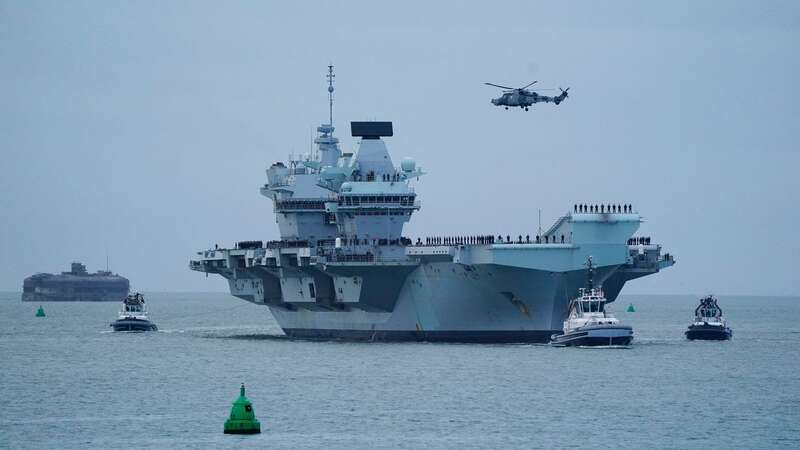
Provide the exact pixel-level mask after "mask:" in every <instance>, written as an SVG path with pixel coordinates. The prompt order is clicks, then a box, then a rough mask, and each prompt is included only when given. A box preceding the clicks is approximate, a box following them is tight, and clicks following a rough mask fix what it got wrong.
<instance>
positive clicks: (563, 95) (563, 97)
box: [553, 87, 569, 105]
mask: <svg viewBox="0 0 800 450" xmlns="http://www.w3.org/2000/svg"><path fill="white" fill-rule="evenodd" d="M558 89H560V90H561V94H560V95H559V96H558V97H556V98H554V99H553V102H554V103H555V104H556V105H558V104H559V103H561V102H563V101H564V100H566V99H567V97H569V94H568V93H567V92H568V91H569V88H566V89H561V88H560V87H559V88H558Z"/></svg>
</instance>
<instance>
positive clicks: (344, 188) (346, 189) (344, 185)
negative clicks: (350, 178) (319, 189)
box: [341, 181, 353, 192]
mask: <svg viewBox="0 0 800 450" xmlns="http://www.w3.org/2000/svg"><path fill="white" fill-rule="evenodd" d="M352 190H353V185H352V184H350V183H348V182H346V181H345V182H344V183H342V188H341V191H342V192H350V191H352Z"/></svg>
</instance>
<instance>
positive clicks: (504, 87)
mask: <svg viewBox="0 0 800 450" xmlns="http://www.w3.org/2000/svg"><path fill="white" fill-rule="evenodd" d="M483 84H486V85H488V86H494V87H499V88H500V89H516V88H512V87H508V86H500V85H499V84H494V83H483Z"/></svg>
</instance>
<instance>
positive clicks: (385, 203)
mask: <svg viewBox="0 0 800 450" xmlns="http://www.w3.org/2000/svg"><path fill="white" fill-rule="evenodd" d="M333 77H334V75H333V68H332V67H329V71H328V75H327V78H328V93H329V107H330V116H329V121H328V123H326V124H323V125H321V126H319V127H318V128H317V132H318V134H319V135H318V137H317V138H316V139H315V141H314V142H315V144H316V146H317V151H316V152H315V154H313V155H307V156H306V157H302V158H296V159H295V158H290V160H289V161H288V162H287V163H286V164H284V163H281V162H278V163H275V164H273V165H272V166H271V167H270V168H269V169H267V171H266V172H267V173H266V176H267V183H266V184H265V185H263V186H262V187H261V194H262V195H263V196H265V197H266V198H268V199H269V200H270V201H271V202H272V204H273V206H274V212H275V217H276V221H277V223H278V229H279V231H280V239H277V240H273V241H269V242H263V241H242V242H239V243H237V244H236V245H235V246H234V248H214V249H208V250H204V251H200V252H198V253H197V257H196V258H194V259H192V260H191V261H190V262H189V267H190V268H191V269H192V270H196V271H199V272H205V273H206V274H209V273H211V274H218V275H221V276H223V277H225V278H226V279H227V280H228V284H229V286H230V292H231V294H232V295H234V296H236V297H238V298H241V299H243V300H246V301H249V302H252V303H255V304H258V305H264V306H266V307H268V308H269V309H270V311H271V312H272V315H273V316H274V317H275V320H276V321H277V322H278V324H279V325H280V327H281V328H282V329H283V331H284V332H285V333H286V335H287V336H289V337H295V338H310V339H355V340H370V341H383V340H401V341H402V340H422V341H446V342H547V341H548V340H549V339H550V336H551V335H552V334H554V333H556V332H559V331H560V329H561V324H562V321H563V320H564V317H565V316H566V314H567V307H568V305H569V302H570V299H571V298H573V297H575V296H576V295H577V293H578V289H579V288H580V287H583V285H584V283H585V280H586V272H587V267H586V265H585V264H586V261H587V259H588V257H589V256H591V257H592V261H593V262H594V265H595V280H596V281H599V282H600V283H601V284H602V286H603V289H604V291H605V293H606V296H607V299H608V301H614V299H616V297H617V296H618V295H619V293H620V291H621V290H622V287H623V286H624V284H625V283H626V282H627V281H630V280H633V279H635V278H639V277H643V276H646V275H651V274H655V273H657V272H659V271H660V270H661V269H663V268H666V267H669V266H671V265H673V264H674V258H672V257H671V256H670V255H669V254H663V255H662V252H661V246H660V245H658V244H654V243H653V244H651V243H650V239H649V238H647V239H642V238H636V237H633V236H634V233H635V232H636V231H637V229H638V228H639V225H640V223H641V222H642V217H641V216H640V215H639V213H638V212H637V211H636V209H635V208H634V207H633V206H632V205H628V204H625V205H623V204H617V203H614V204H611V203H607V204H606V203H604V204H602V205H600V204H591V205H590V204H584V203H581V204H573V205H571V207H570V208H568V210H567V212H566V213H565V214H564V215H563V216H562V217H560V218H559V219H558V220H557V221H555V223H553V224H552V226H551V227H550V228H549V229H547V230H546V231H543V232H542V233H541V234H540V235H534V236H533V237H531V236H530V235H526V236H494V235H479V236H449V237H442V236H431V237H425V238H421V237H420V238H416V240H413V239H410V238H407V237H404V236H403V235H402V231H403V225H404V224H405V223H406V222H408V221H409V220H410V219H411V216H412V214H414V213H415V212H417V211H419V210H420V208H421V203H420V200H419V198H418V196H417V193H416V191H415V189H414V187H412V185H411V184H412V182H414V181H416V180H418V179H419V177H421V176H422V175H424V172H423V171H422V169H421V168H420V167H419V166H418V165H417V164H416V162H415V161H414V160H413V159H411V158H403V159H402V160H401V161H400V164H399V166H396V165H395V164H394V163H393V161H392V158H391V156H390V155H389V152H388V149H387V146H386V142H385V138H388V137H391V136H392V135H393V127H392V123H391V122H352V123H351V133H352V135H353V136H354V137H356V138H360V142H359V143H358V148H357V150H356V151H355V152H354V153H343V152H342V151H341V149H340V146H339V140H338V139H337V138H336V137H334V135H333V132H334V127H333V98H332V94H333Z"/></svg>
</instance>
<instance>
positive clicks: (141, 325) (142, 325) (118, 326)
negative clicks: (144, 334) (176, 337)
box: [111, 318, 158, 331]
mask: <svg viewBox="0 0 800 450" xmlns="http://www.w3.org/2000/svg"><path fill="white" fill-rule="evenodd" d="M111 326H112V327H113V328H114V331H158V327H156V324H154V323H153V322H150V321H149V320H142V319H130V318H129V319H120V320H117V321H116V322H114V323H112V324H111Z"/></svg>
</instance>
